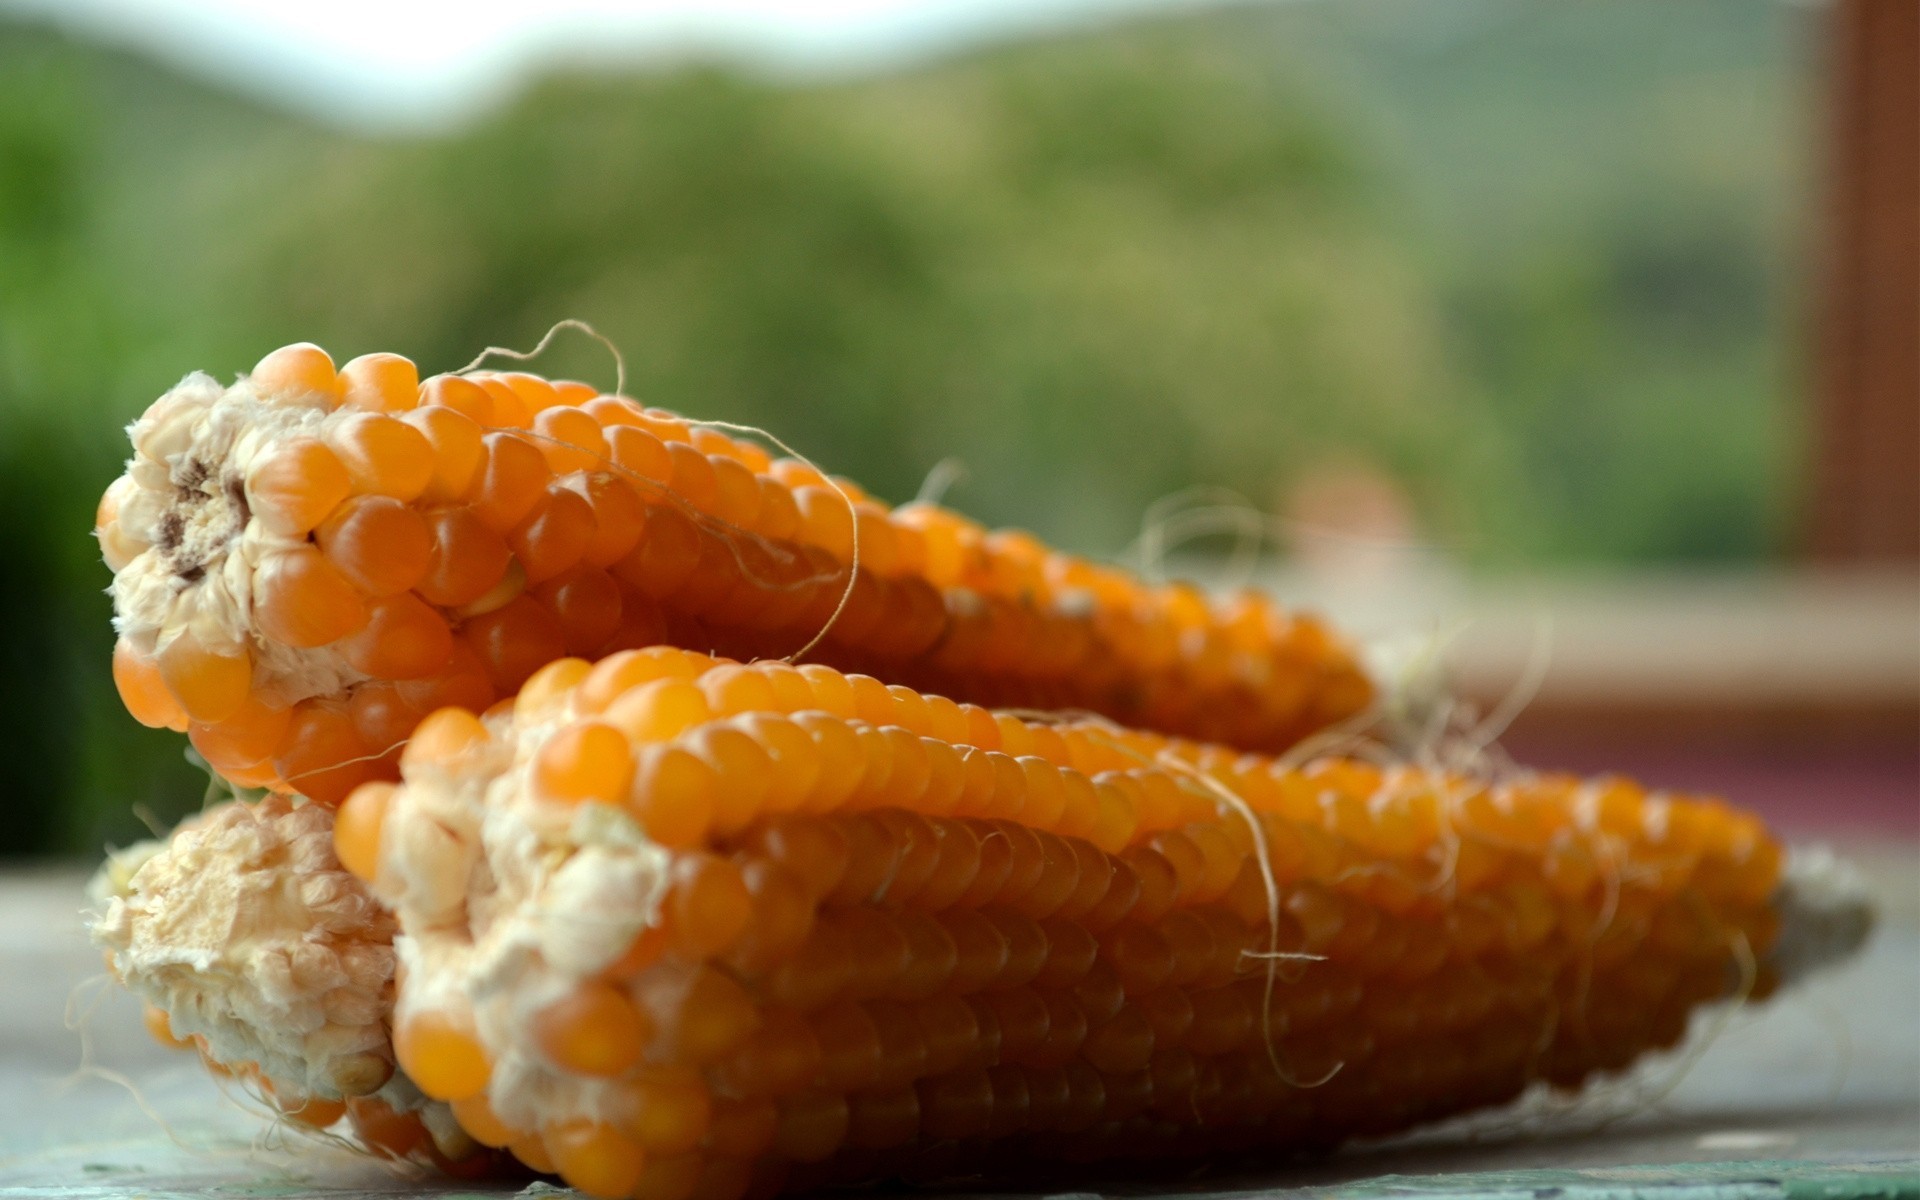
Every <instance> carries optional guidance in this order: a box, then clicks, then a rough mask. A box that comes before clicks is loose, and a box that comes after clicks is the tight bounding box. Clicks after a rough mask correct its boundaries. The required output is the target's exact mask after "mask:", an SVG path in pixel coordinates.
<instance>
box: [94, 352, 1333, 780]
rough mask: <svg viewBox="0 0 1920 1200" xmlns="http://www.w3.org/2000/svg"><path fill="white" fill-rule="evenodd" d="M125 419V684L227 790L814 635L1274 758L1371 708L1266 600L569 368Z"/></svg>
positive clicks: (369, 764) (290, 383) (903, 664)
mask: <svg viewBox="0 0 1920 1200" xmlns="http://www.w3.org/2000/svg"><path fill="white" fill-rule="evenodd" d="M130 434H131V437H132V441H133V448H134V457H133V459H132V460H131V461H130V462H129V464H128V468H127V471H126V473H125V475H123V476H122V477H121V478H120V479H118V480H116V481H115V482H114V484H113V485H112V486H111V487H109V488H108V490H107V492H106V495H105V497H104V498H103V499H102V501H101V505H100V510H99V514H98V521H97V529H96V533H97V535H98V537H99V540H100V545H101V550H102V553H103V554H104V556H105V558H106V561H107V564H108V565H109V566H110V567H111V568H112V569H113V570H114V572H115V578H114V585H113V595H114V607H115V623H116V625H117V627H118V629H119V631H120V635H121V636H120V641H119V644H118V646H117V647H116V649H115V652H114V678H115V681H116V682H117V683H118V685H119V688H120V693H121V696H122V697H123V698H124V700H125V702H126V705H127V707H128V709H129V710H130V711H131V712H132V713H133V715H134V716H135V717H136V718H138V719H139V720H141V721H143V722H144V723H146V724H148V725H152V726H165V727H169V728H174V729H181V730H185V731H187V732H188V734H189V735H190V736H191V738H192V739H193V742H194V745H195V746H196V747H198V748H199V750H200V752H201V753H202V754H203V755H204V756H205V758H206V759H207V761H208V762H209V763H211V764H212V765H213V766H214V768H215V769H216V770H218V771H219V772H220V773H221V774H223V775H225V776H226V777H227V778H228V779H230V780H232V781H234V782H235V783H238V784H241V785H245V786H261V787H270V788H275V789H279V790H287V791H293V792H298V793H301V794H304V795H306V796H309V797H311V798H313V799H316V800H319V801H322V802H326V803H335V802H338V801H339V800H340V799H341V798H342V797H344V796H345V795H346V794H347V792H349V791H351V790H352V788H353V787H354V786H355V785H356V784H358V783H360V782H363V781H365V780H368V779H375V778H392V777H393V772H394V766H395V763H396V761H397V757H398V753H399V750H398V747H399V745H400V744H401V743H402V742H403V741H404V740H405V739H406V736H407V733H408V732H409V731H410V730H411V729H412V727H413V725H414V724H415V723H417V722H418V721H419V720H420V718H421V717H423V716H425V715H426V714H427V713H429V712H432V711H434V710H435V709H438V708H440V707H442V706H445V705H460V706H463V707H466V708H468V709H469V710H471V711H474V712H479V711H482V710H484V709H485V708H486V707H487V706H488V705H490V704H492V703H493V702H494V701H496V700H498V699H500V698H502V697H506V696H511V695H512V694H513V692H514V691H515V690H516V689H517V688H518V687H519V686H520V684H521V683H522V682H524V681H525V680H526V679H527V677H528V676H529V675H531V674H532V673H533V671H535V670H536V669H537V668H539V667H540V666H542V665H544V664H545V663H548V662H551V661H552V660H554V659H556V658H559V657H561V656H562V655H564V654H580V655H589V656H599V655H603V654H606V653H609V652H611V651H613V650H618V649H626V648H635V647H639V646H645V645H650V644H653V643H656V642H670V643H673V644H678V645H690V646H699V647H701V648H715V649H718V650H719V651H721V652H724V653H728V654H731V655H734V656H737V657H741V658H750V657H779V656H783V655H787V654H790V653H792V652H793V651H796V650H798V649H800V648H801V647H802V646H803V645H805V644H806V643H808V642H809V641H810V639H813V638H814V637H815V635H817V634H820V633H821V632H822V631H823V630H824V631H825V636H824V638H823V639H822V640H821V641H820V644H819V646H818V647H817V650H816V651H815V654H814V657H818V658H820V659H822V660H823V661H827V662H831V663H833V664H835V665H837V666H840V667H842V668H845V669H849V670H866V671H871V672H872V673H874V674H876V675H878V676H880V677H882V678H885V679H887V680H888V681H889V682H891V683H896V684H910V685H914V686H918V687H922V688H925V689H928V690H937V691H939V692H942V693H944V694H947V695H950V696H953V697H955V698H957V699H962V700H971V701H975V702H978V703H982V704H991V705H1010V706H1021V707H1029V708H1072V709H1081V710H1088V711H1094V712H1099V713H1102V714H1105V715H1107V716H1109V717H1111V718H1114V719H1116V720H1119V721H1121V722H1123V723H1126V724H1131V725H1138V726H1147V727H1156V728H1162V729H1166V730H1168V731H1171V732H1176V733H1180V734H1184V735H1188V736H1195V737H1203V738H1207V739H1209V740H1214V741H1220V742H1225V743H1231V744H1238V745H1241V746H1242V747H1244V748H1249V749H1260V750H1267V751H1277V750H1280V749H1283V748H1285V747H1286V746H1288V745H1291V744H1292V743H1293V742H1295V741H1297V740H1298V739H1299V738H1301V737H1303V736H1304V735H1306V734H1308V733H1310V732H1312V731H1314V730H1317V729H1320V728H1323V727H1325V726H1327V725H1328V724H1331V723H1333V722H1336V721H1339V720H1341V719H1343V718H1346V717H1350V716H1352V715H1353V714H1355V713H1356V712H1358V711H1360V710H1361V709H1363V708H1364V707H1365V706H1366V705H1367V703H1368V702H1369V700H1370V698H1371V691H1370V687H1369V685H1368V682H1367V680H1366V678H1365V676H1364V675H1363V674H1362V673H1361V671H1360V669H1359V667H1358V665H1357V664H1356V662H1355V660H1354V657H1353V655H1352V653H1351V651H1350V649H1349V648H1348V647H1346V646H1345V645H1344V644H1342V643H1341V642H1340V641H1338V640H1337V639H1336V638H1334V637H1333V636H1332V635H1331V634H1330V633H1329V632H1328V631H1327V630H1326V629H1325V628H1323V627H1322V626H1321V625H1319V624H1318V623H1317V622H1315V621H1314V620H1312V619H1311V618H1307V617H1302V616H1294V615H1290V614H1287V613H1284V612H1282V611H1281V610H1279V609H1278V608H1276V607H1275V606H1274V605H1272V604H1271V603H1269V602H1268V601H1267V600H1265V599H1264V598H1262V597H1261V596H1259V595H1258V594H1256V593H1252V592H1248V593H1243V594H1241V595H1240V596H1238V597H1236V598H1234V599H1232V600H1231V601H1227V602H1215V601H1211V600H1209V599H1208V598H1207V597H1205V596H1204V595H1203V594H1202V593H1201V592H1200V591H1199V590H1198V589H1196V588H1193V587H1191V586H1188V585H1181V584H1175V585H1167V586H1149V585H1147V584H1145V583H1143V582H1142V581H1140V580H1138V579H1136V578H1134V577H1132V576H1130V575H1128V574H1127V573H1125V572H1123V571H1120V570H1117V569H1114V568H1110V567H1104V566H1100V565H1096V564H1094V563H1090V562H1087V561H1084V560H1081V559H1077V558H1073V557H1070V556H1067V555H1063V554H1060V553H1058V552H1056V551H1053V550H1050V549H1049V548H1047V547H1046V546H1044V545H1042V544H1040V543H1039V542H1038V541H1036V540H1035V539H1033V538H1032V537H1030V536H1028V535H1026V534H1021V533H1015V532H1000V533H990V532H988V531H985V530H983V529H981V528H979V527H978V526H976V525H974V524H972V523H971V522H969V521H967V520H965V519H964V518H962V517H960V516H958V515H957V514H955V513H953V512H950V511H948V510H946V509H943V508H939V507H937V506H933V505H926V504H917V505H908V506H905V507H902V508H898V509H890V508H888V507H887V506H885V505H882V504H880V503H878V502H876V501H874V500H872V499H871V498H869V497H867V496H866V495H865V494H864V493H863V492H861V491H860V489H859V488H858V487H857V486H855V485H854V484H852V483H850V482H848V481H845V480H829V479H827V478H826V477H824V476H822V475H821V474H819V473H818V472H817V471H815V470H814V469H813V468H811V467H809V466H807V465H805V464H804V463H801V462H799V461H796V460H793V459H781V460H777V461H776V460H773V459H771V458H770V457H769V456H768V455H767V454H766V453H764V452H763V451H761V450H760V449H759V448H757V447H756V446H753V445H751V444H748V443H746V442H743V441H740V440H737V439H734V438H731V437H727V436H725V435H723V434H720V433H718V432H715V431H713V430H711V429H706V428H702V427H699V426H697V425H694V424H689V423H688V422H686V421H683V420H681V419H679V418H677V417H674V416H672V415H671V414H667V413H663V412H660V411H658V410H648V409H643V408H641V407H640V406H639V405H637V404H635V403H633V402H632V401H630V400H627V399H624V398H621V397H616V396H602V395H599V394H598V393H597V392H596V391H595V390H594V389H593V388H591V387H588V386H585V385H582V384H576V383H568V382H564V381H563V382H558V383H554V382H549V381H547V380H544V379H540V378H538V377H536V376H533V375H528V374H523V373H504V374H486V373H480V374H475V375H471V376H436V377H434V378H431V379H428V380H426V381H425V382H421V381H420V380H419V379H418V378H417V375H416V372H415V370H414V367H413V364H411V363H410V362H408V361H407V360H405V359H402V358H399V357H397V356H395V355H388V354H373V355H366V356H363V357H361V358H357V359H354V360H353V361H352V362H349V363H347V364H346V365H345V366H344V367H343V368H342V369H340V370H339V371H336V370H335V369H334V366H333V363H332V362H331V360H330V359H328V357H327V356H326V355H325V354H324V353H323V352H321V351H320V350H319V349H318V348H317V347H313V346H307V345H300V346H290V347H287V348H284V349H282V350H278V351H275V352H274V353H272V354H270V355H268V356H267V357H266V358H265V359H263V360H262V361H261V362H260V364H259V365H258V366H256V367H255V368H254V370H253V372H252V373H251V374H250V375H248V376H246V377H243V378H242V379H241V380H240V381H239V382H237V383H235V384H234V385H233V386H231V387H223V386H221V385H220V384H218V383H216V382H215V381H214V380H212V379H211V378H209V377H207V376H205V375H194V376H190V377H188V378H187V379H186V380H185V381H183V382H182V383H181V384H180V385H179V386H178V387H176V388H174V389H173V390H172V391H170V392H168V393H167V394H166V395H165V396H163V397H161V398H160V399H159V400H158V401H156V402H155V403H154V404H153V406H152V407H151V408H150V409H149V410H148V411H147V412H146V413H145V414H144V415H143V416H141V418H140V419H139V420H138V421H136V422H134V424H133V425H132V427H131V429H130ZM856 539H857V547H858V554H857V558H858V563H859V571H858V573H857V576H856V577H855V578H853V580H852V584H851V591H849V590H848V587H849V575H850V572H849V564H850V563H852V562H853V561H854V560H855V557H856V554H855V548H856ZM843 598H844V607H843V606H842V601H843Z"/></svg>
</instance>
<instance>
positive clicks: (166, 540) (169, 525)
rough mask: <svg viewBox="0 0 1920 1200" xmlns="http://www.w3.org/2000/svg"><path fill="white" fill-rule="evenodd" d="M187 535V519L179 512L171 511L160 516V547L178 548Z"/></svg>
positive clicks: (163, 548)
mask: <svg viewBox="0 0 1920 1200" xmlns="http://www.w3.org/2000/svg"><path fill="white" fill-rule="evenodd" d="M186 536H187V519H186V518H185V517H183V516H181V515H180V514H179V513H177V512H169V513H167V514H166V515H165V516H163V517H161V518H160V537H159V542H160V548H161V549H162V550H177V549H179V547H180V542H181V540H182V539H183V538H185V537H186Z"/></svg>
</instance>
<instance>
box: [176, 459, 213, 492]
mask: <svg viewBox="0 0 1920 1200" xmlns="http://www.w3.org/2000/svg"><path fill="white" fill-rule="evenodd" d="M208 474H210V471H209V470H208V468H207V464H206V463H203V462H201V461H200V460H199V459H197V458H194V459H189V460H187V461H186V462H185V463H183V464H181V467H180V478H179V482H178V486H179V487H180V488H181V489H183V490H186V491H191V490H193V489H194V488H197V487H199V486H200V485H201V484H203V483H205V482H206V481H207V476H208Z"/></svg>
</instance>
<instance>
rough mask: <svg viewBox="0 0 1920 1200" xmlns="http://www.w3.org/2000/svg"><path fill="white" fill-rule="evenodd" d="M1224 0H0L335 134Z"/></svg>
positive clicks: (851, 64)
mask: <svg viewBox="0 0 1920 1200" xmlns="http://www.w3.org/2000/svg"><path fill="white" fill-rule="evenodd" d="M1207 2H1208V0H625V2H622V0H457V2H441V3H430V2H424V0H326V2H316V0H0V16H5V15H14V16H21V15H24V16H28V17H35V18H41V19H50V20H52V21H54V22H55V23H56V24H58V25H60V26H62V27H64V28H66V29H68V30H70V31H72V32H73V33H75V34H79V35H81V36H85V37H89V38H93V39H97V40H102V41H107V42H111V43H114V44H118V45H122V46H126V47H128V48H130V49H136V50H141V51H145V52H148V53H151V54H154V55H156V56H158V57H160V58H163V59H165V60H167V61H169V62H172V63H175V64H177V65H179V66H181V67H183V68H186V69H188V70H191V71H193V72H194V73H196V74H199V75H203V76H210V77H212V78H215V79H218V80H222V81H224V82H226V83H228V84H231V85H233V86H235V87H238V88H242V89H244V90H246V91H249V92H253V93H256V94H264V95H267V96H269V97H272V98H275V99H278V100H280V101H282V102H284V103H288V104H291V105H294V106H296V107H298V108H300V109H302V110H305V111H308V112H311V113H314V114H315V115H318V116H322V117H325V118H328V119H331V120H334V121H340V122H346V123H350V124H354V125H362V126H371V127H375V128H380V127H387V128H393V127H399V128H407V127H420V126H431V125H436V124H440V123H443V122H446V121H449V120H456V119H458V118H459V117H460V116H461V115H463V114H465V113H467V112H470V111H472V109H473V107H474V106H475V105H477V104H484V103H486V102H488V101H490V100H493V99H495V98H497V97H499V96H500V95H501V94H503V93H504V92H508V91H510V90H511V89H512V88H513V87H514V86H515V85H516V84H517V83H518V82H519V81H520V80H521V79H522V78H524V76H525V75H526V74H527V72H528V71H529V70H531V69H534V68H537V67H538V66H539V65H540V64H541V63H543V62H547V61H551V60H553V59H555V58H563V59H581V58H586V59H593V60H599V61H606V60H645V59H649V58H652V59H659V58H671V57H673V56H676V55H683V54H686V53H687V52H689V51H696V50H698V51H706V52H709V53H711V52H714V51H718V52H720V53H722V54H726V55H728V56H731V57H735V58H741V59H745V60H749V61H755V62H760V63H763V64H765V65H767V66H770V67H773V68H776V69H781V70H786V71H799V72H809V73H812V72H825V73H833V72H840V71H858V70H870V69H874V68H877V67H884V66H886V65H889V64H891V63H894V62H899V61H902V60H908V59H911V58H914V57H916V56H919V55H924V54H928V53H934V52H938V51H940V50H942V49H945V48H949V47H953V46H956V45H965V44H967V43H971V42H977V41H981V40H990V39H993V38H996V37H1003V36H1010V35H1017V34H1020V33H1023V32H1033V31H1040V30H1045V29H1050V28H1059V27H1062V26H1069V25H1075V24H1082V23H1087V22H1097V21H1101V20H1104V19H1112V18H1116V17H1122V16H1127V15H1133V14H1137V13H1141V12H1146V11H1152V10H1164V9H1172V8H1179V7H1197V6H1199V5H1201V4H1204V3H1207Z"/></svg>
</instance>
